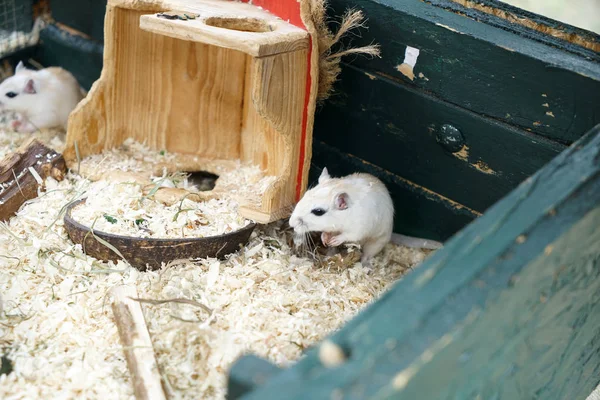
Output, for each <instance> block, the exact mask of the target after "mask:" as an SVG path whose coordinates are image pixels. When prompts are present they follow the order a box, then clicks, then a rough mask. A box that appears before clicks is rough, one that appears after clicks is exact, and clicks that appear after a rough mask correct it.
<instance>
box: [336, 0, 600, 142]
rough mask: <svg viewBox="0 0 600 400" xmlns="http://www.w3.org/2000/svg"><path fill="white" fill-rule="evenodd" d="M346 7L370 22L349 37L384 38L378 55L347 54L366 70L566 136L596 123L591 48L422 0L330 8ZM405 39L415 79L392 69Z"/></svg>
mask: <svg viewBox="0 0 600 400" xmlns="http://www.w3.org/2000/svg"><path fill="white" fill-rule="evenodd" d="M448 3H451V2H449V1H443V0H437V1H436V4H438V5H447V4H448ZM348 7H356V8H358V9H361V10H363V11H364V13H365V16H366V17H367V18H368V21H367V25H368V29H363V30H361V35H360V36H361V37H354V40H353V44H355V45H362V44H369V43H371V42H376V43H379V44H380V45H381V51H382V57H381V58H380V59H379V58H374V59H365V58H357V59H355V60H353V61H352V63H353V65H355V66H357V67H359V68H362V69H363V70H365V71H366V72H370V73H374V72H378V73H379V74H380V75H385V76H389V77H390V79H396V80H398V81H400V82H404V83H406V84H409V85H411V86H414V87H418V88H421V89H423V90H425V91H427V92H430V93H432V94H434V95H435V96H437V97H439V98H440V99H443V100H445V101H448V102H450V103H453V104H456V105H458V106H460V107H463V108H466V109H468V110H471V111H473V112H475V113H477V114H480V115H485V116H489V117H492V118H494V119H498V120H500V121H505V122H507V123H509V124H512V125H515V126H518V127H521V128H523V129H530V130H531V131H532V132H534V133H538V134H540V135H543V136H545V137H548V138H551V139H555V140H558V141H561V142H562V143H566V144H568V143H571V142H573V141H574V140H576V139H577V138H579V137H581V135H583V134H584V133H585V132H586V131H588V130H589V129H591V128H592V127H593V126H595V125H596V124H598V123H600V62H599V61H600V60H599V59H600V56H599V55H598V54H596V53H592V52H590V51H584V50H580V51H575V50H574V48H575V46H573V45H571V44H570V43H566V42H561V41H557V40H550V39H548V37H547V36H544V35H542V34H540V33H538V32H535V31H531V30H529V31H528V33H529V34H528V35H525V31H526V30H525V29H524V28H522V27H518V28H519V29H513V31H516V32H511V31H510V29H509V28H508V27H507V25H509V24H508V23H507V22H506V21H503V22H502V24H500V25H504V26H499V23H497V24H496V25H497V26H492V25H491V24H490V21H492V20H494V19H495V20H496V22H497V20H499V19H498V18H495V17H492V16H487V17H486V18H484V20H483V21H481V22H480V21H478V20H476V19H475V18H474V17H473V16H471V17H465V16H463V15H458V14H457V13H456V12H455V11H456V10H454V11H453V10H449V9H445V8H442V7H441V6H436V5H433V4H430V3H428V2H424V1H421V0H403V1H397V0H332V1H331V11H330V14H331V15H341V14H342V13H343V12H344V10H345V9H346V8H348ZM446 8H448V7H446ZM454 8H456V7H454ZM589 35H590V36H593V37H596V38H597V40H598V41H600V38H598V36H597V35H593V34H591V33H590V34H589ZM526 36H529V38H528V37H526ZM532 37H536V38H539V39H540V40H534V39H532ZM542 39H543V40H542ZM544 42H546V43H544ZM549 42H551V43H549ZM561 43H562V46H560V45H561ZM407 45H408V46H411V47H415V48H418V49H419V50H420V55H419V57H418V59H417V63H416V66H415V69H414V72H415V78H414V81H411V80H410V79H408V78H407V77H406V76H405V75H403V74H402V73H401V72H399V71H398V70H397V69H396V68H397V66H399V65H400V64H402V62H403V61H404V56H405V50H406V46H407ZM419 74H423V77H422V78H421V77H419ZM346 84H349V83H348V82H346ZM544 95H545V96H544ZM546 103H547V104H548V106H547V107H545V106H544V104H546ZM399 106H400V105H399ZM547 112H551V113H552V114H553V116H550V115H547V114H546V113H547Z"/></svg>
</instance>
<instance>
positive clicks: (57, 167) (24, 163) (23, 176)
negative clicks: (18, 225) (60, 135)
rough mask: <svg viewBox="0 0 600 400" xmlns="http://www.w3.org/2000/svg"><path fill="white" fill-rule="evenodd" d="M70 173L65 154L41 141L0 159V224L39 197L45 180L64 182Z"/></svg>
mask: <svg viewBox="0 0 600 400" xmlns="http://www.w3.org/2000/svg"><path fill="white" fill-rule="evenodd" d="M66 173H67V167H66V164H65V160H64V159H63V157H62V155H60V154H58V153H57V152H55V151H54V150H52V149H50V148H48V147H46V146H45V145H44V144H43V143H41V142H40V141H38V140H37V139H31V140H30V141H28V142H26V143H24V144H23V145H22V146H21V147H19V148H18V149H17V150H16V151H15V152H13V153H11V154H9V155H7V156H6V157H5V158H4V159H2V160H0V221H6V220H8V219H10V217H12V216H13V215H15V213H16V212H17V211H19V208H21V206H22V205H23V203H25V202H26V201H27V200H30V199H33V198H35V197H37V195H38V189H39V187H40V186H43V184H44V183H43V180H44V179H46V178H48V177H52V178H54V179H56V180H59V181H61V180H62V179H63V178H64V176H65V174H66Z"/></svg>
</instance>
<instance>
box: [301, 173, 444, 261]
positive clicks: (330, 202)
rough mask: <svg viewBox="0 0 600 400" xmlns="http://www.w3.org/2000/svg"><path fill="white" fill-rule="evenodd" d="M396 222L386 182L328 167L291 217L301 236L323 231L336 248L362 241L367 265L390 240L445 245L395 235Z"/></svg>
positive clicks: (326, 241)
mask: <svg viewBox="0 0 600 400" xmlns="http://www.w3.org/2000/svg"><path fill="white" fill-rule="evenodd" d="M393 225H394V203H393V202H392V198H391V197H390V193H389V192H388V190H387V188H386V187H385V185H384V184H383V182H381V181H380V180H379V179H377V178H376V177H374V176H373V175H369V174H365V173H355V174H352V175H348V176H345V177H342V178H332V177H331V176H329V173H328V171H327V168H324V169H323V172H322V173H321V176H320V177H319V181H318V184H317V186H315V187H314V188H312V189H309V190H307V191H306V193H305V194H304V196H303V197H302V199H300V201H299V202H298V204H297V205H296V207H295V208H294V211H293V212H292V216H291V217H290V226H291V227H292V228H294V231H295V232H296V234H297V235H302V236H304V235H306V234H307V233H309V232H322V234H321V240H322V241H323V243H324V244H325V245H328V246H333V247H335V246H339V245H341V244H342V243H345V242H353V243H358V244H360V245H361V248H362V258H361V262H363V263H364V264H367V265H369V264H370V260H371V259H372V258H373V257H374V256H375V255H377V254H378V253H379V252H380V251H381V250H382V249H383V247H384V246H385V245H386V244H387V243H388V242H390V241H392V242H394V243H397V244H402V245H405V246H408V247H421V248H429V249H436V248H440V247H442V244H441V243H439V242H435V241H432V240H427V239H418V238H413V237H410V236H404V235H399V234H393V233H392V230H393Z"/></svg>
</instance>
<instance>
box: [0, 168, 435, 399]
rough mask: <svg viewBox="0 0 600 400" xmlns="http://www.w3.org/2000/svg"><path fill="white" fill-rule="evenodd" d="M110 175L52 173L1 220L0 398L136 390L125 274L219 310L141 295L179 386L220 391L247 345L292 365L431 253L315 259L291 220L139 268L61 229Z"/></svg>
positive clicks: (166, 295)
mask: <svg viewBox="0 0 600 400" xmlns="http://www.w3.org/2000/svg"><path fill="white" fill-rule="evenodd" d="M122 162H123V164H125V163H128V162H130V161H129V160H125V159H123V160H122ZM111 165H112V164H111ZM105 184H106V183H102V182H100V181H99V182H90V181H89V180H87V179H85V178H83V177H81V176H78V175H75V174H69V175H67V177H66V179H65V180H64V181H62V182H60V183H59V182H56V181H54V180H52V179H51V178H49V179H47V180H46V187H47V191H46V192H45V193H41V195H40V197H38V198H36V199H34V200H31V201H29V202H27V204H26V205H25V206H24V207H23V208H22V209H21V210H20V211H19V213H18V214H17V215H16V216H15V217H13V218H12V219H11V220H10V221H9V222H8V223H7V224H2V225H0V294H1V296H2V301H3V310H2V311H1V312H0V354H5V355H7V356H8V358H9V359H10V360H11V361H12V363H13V372H12V373H10V374H9V375H2V376H0V398H2V399H10V400H13V399H37V398H52V399H72V398H77V399H104V398H110V399H133V398H134V396H133V390H132V387H131V382H130V379H129V375H128V371H127V365H126V362H125V359H124V356H123V351H122V347H121V344H120V342H119V337H118V332H117V328H116V326H115V324H114V322H113V319H112V311H111V308H110V307H109V303H108V301H109V299H107V298H106V296H107V293H108V291H109V290H110V289H111V288H112V287H114V286H116V285H123V284H125V285H132V286H134V287H136V288H137V291H138V295H139V297H141V298H145V299H156V300H161V299H172V298H177V297H183V298H188V299H191V300H195V301H197V302H200V303H202V304H204V305H206V306H208V307H209V308H210V309H211V310H213V313H212V315H211V316H209V315H207V313H206V311H204V310H203V309H201V308H197V307H192V306H190V305H185V304H175V303H167V304H163V305H148V304H143V306H142V307H143V309H144V312H145V316H146V321H147V324H148V328H149V331H150V334H151V337H152V340H153V343H154V346H155V351H156V354H157V358H158V362H159V365H160V368H161V372H162V374H163V376H164V377H165V379H166V380H167V382H168V385H167V386H168V388H169V392H170V393H171V395H172V396H173V398H180V399H199V398H201V399H223V398H224V396H225V390H226V388H225V385H226V374H227V370H228V368H229V366H230V365H231V363H232V362H233V361H234V360H235V359H236V358H237V357H238V356H240V355H241V354H242V353H245V352H252V353H256V354H258V355H260V356H262V357H266V358H267V359H269V360H271V361H272V362H274V363H276V364H278V365H280V366H289V365H290V364H291V363H293V362H295V361H296V360H297V359H298V358H299V357H300V356H301V354H302V351H303V350H304V349H306V348H307V347H308V346H310V345H312V344H314V343H316V342H317V341H319V340H321V339H322V338H324V337H325V336H326V335H328V334H329V333H331V332H332V331H333V330H335V329H338V328H339V327H340V326H341V325H342V324H343V323H344V322H346V321H347V320H348V319H350V318H352V317H353V316H354V315H355V314H356V313H357V312H358V311H360V310H361V309H362V308H363V307H365V306H366V305H367V304H369V303H370V302H372V301H374V300H375V299H376V298H377V297H378V296H380V295H381V294H382V293H383V292H384V291H385V290H387V289H388V288H389V287H390V285H391V284H392V283H393V282H395V281H396V280H397V279H398V278H400V277H401V276H402V275H403V274H404V273H406V272H407V271H409V270H410V269H411V268H412V267H414V266H415V265H417V264H419V263H420V262H421V261H422V260H423V259H424V258H425V256H426V254H427V253H426V252H423V251H419V250H416V249H407V248H401V247H396V246H393V245H388V246H387V247H386V249H385V251H384V252H383V254H381V255H380V256H378V257H376V258H375V260H374V261H373V269H372V270H371V272H370V274H368V273H367V270H366V269H365V268H363V267H362V266H361V265H360V263H356V264H353V265H351V266H349V267H344V268H338V267H327V266H324V267H323V266H316V265H315V263H314V262H313V261H311V260H310V259H308V258H303V257H298V256H296V255H294V254H293V253H294V252H293V251H292V249H291V248H290V247H289V246H288V243H290V237H289V232H288V231H284V230H283V228H282V226H281V225H282V224H280V223H275V224H271V225H268V226H265V227H261V228H258V229H256V230H255V232H254V233H253V234H252V236H251V239H250V241H249V243H248V244H247V245H246V246H245V247H244V248H243V249H242V250H240V252H238V253H236V254H233V255H231V256H230V257H229V258H228V259H227V260H225V261H217V260H201V261H199V262H195V263H192V262H185V261H182V262H180V263H172V264H171V265H168V266H164V267H163V268H162V269H161V270H158V271H149V272H139V271H138V270H136V269H133V268H131V267H129V266H128V265H127V264H125V263H124V262H123V261H119V262H117V263H113V262H109V263H104V262H100V261H98V260H95V259H94V258H92V257H88V256H86V255H85V254H84V253H83V252H82V249H81V247H80V246H77V245H74V244H73V243H72V242H71V241H70V240H69V239H68V237H67V234H66V232H65V230H64V226H63V222H62V218H61V217H62V215H61V210H62V209H63V208H64V206H65V205H66V204H68V203H69V202H71V201H73V200H75V199H77V198H81V197H82V196H84V195H85V192H86V190H95V189H93V187H94V185H98V187H100V186H101V185H105ZM325 265H330V264H325Z"/></svg>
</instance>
